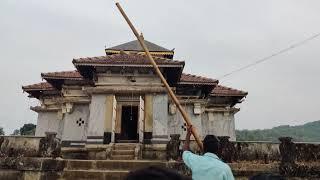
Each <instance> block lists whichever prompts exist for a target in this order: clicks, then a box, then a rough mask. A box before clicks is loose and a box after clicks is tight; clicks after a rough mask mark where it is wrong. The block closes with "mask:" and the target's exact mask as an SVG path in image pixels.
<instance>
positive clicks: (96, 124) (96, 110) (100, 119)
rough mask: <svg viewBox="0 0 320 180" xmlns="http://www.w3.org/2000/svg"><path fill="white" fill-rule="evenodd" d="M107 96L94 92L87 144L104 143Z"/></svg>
mask: <svg viewBox="0 0 320 180" xmlns="http://www.w3.org/2000/svg"><path fill="white" fill-rule="evenodd" d="M106 101H107V96H106V95H104V94H92V96H91V103H90V106H89V107H90V116H89V120H88V128H87V144H102V143H103V136H104V122H105V114H106Z"/></svg>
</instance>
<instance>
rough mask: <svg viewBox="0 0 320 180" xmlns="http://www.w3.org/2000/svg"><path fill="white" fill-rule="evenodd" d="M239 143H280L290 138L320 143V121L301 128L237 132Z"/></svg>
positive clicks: (281, 127)
mask: <svg viewBox="0 0 320 180" xmlns="http://www.w3.org/2000/svg"><path fill="white" fill-rule="evenodd" d="M236 135H237V141H278V138H279V137H284V136H289V137H292V138H293V139H294V141H304V142H320V121H314V122H310V123H306V124H304V125H300V126H289V125H286V126H278V127H274V128H272V129H262V130H237V131H236Z"/></svg>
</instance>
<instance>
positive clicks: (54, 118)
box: [35, 111, 62, 138]
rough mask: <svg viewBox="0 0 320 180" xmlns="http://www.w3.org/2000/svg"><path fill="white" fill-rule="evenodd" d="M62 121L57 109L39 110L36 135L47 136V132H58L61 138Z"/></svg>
mask: <svg viewBox="0 0 320 180" xmlns="http://www.w3.org/2000/svg"><path fill="white" fill-rule="evenodd" d="M61 122H62V121H61V120H59V119H58V114H57V111H48V112H45V111H41V112H38V119H37V127H36V133H35V136H45V132H56V133H57V137H58V138H61V131H59V129H60V126H61V124H62V123H61Z"/></svg>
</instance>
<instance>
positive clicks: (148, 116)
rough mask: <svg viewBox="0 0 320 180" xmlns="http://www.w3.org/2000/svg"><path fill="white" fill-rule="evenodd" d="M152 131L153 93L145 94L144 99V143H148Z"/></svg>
mask: <svg viewBox="0 0 320 180" xmlns="http://www.w3.org/2000/svg"><path fill="white" fill-rule="evenodd" d="M152 131H153V95H152V94H146V95H145V100H144V134H143V137H144V143H147V144H148V143H150V142H151V139H152Z"/></svg>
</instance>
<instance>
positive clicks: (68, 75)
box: [41, 71, 83, 80]
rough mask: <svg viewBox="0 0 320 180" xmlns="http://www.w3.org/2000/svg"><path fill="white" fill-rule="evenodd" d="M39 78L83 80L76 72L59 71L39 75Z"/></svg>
mask: <svg viewBox="0 0 320 180" xmlns="http://www.w3.org/2000/svg"><path fill="white" fill-rule="evenodd" d="M41 77H42V78H44V79H71V80H83V77H82V76H81V75H80V73H79V72H78V71H60V72H49V73H41Z"/></svg>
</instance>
